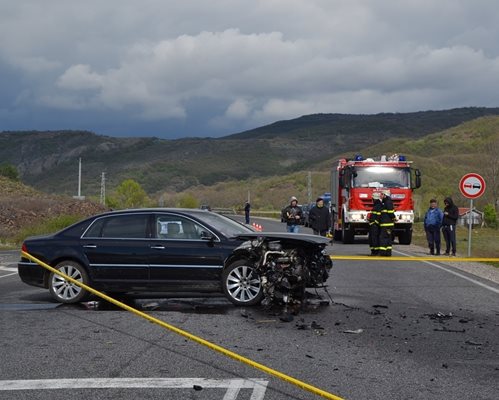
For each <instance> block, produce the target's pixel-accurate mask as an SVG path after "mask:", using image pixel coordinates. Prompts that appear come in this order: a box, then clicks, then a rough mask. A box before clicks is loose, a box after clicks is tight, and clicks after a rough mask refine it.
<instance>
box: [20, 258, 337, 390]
mask: <svg viewBox="0 0 499 400" xmlns="http://www.w3.org/2000/svg"><path fill="white" fill-rule="evenodd" d="M21 255H22V256H24V257H26V258H27V259H29V260H31V261H33V262H35V263H37V264H39V265H41V266H42V267H44V268H45V269H48V270H49V271H50V272H53V273H54V274H57V275H59V276H61V277H63V278H64V279H66V280H67V281H69V282H71V283H74V284H75V285H78V286H79V287H81V288H83V289H85V290H86V291H88V292H90V293H92V294H94V295H96V296H98V297H101V298H103V299H104V300H106V301H108V302H109V303H113V304H114V305H116V306H118V307H120V308H123V309H125V310H127V311H130V312H131V313H133V314H135V315H138V316H139V317H142V318H144V319H147V320H148V321H150V322H152V323H155V324H157V325H160V326H162V327H163V328H166V329H168V330H170V331H172V332H175V333H177V334H179V335H181V336H183V337H185V338H187V339H190V340H192V341H194V342H196V343H199V344H202V345H203V346H206V347H208V348H210V349H212V350H215V351H217V352H219V353H222V354H224V355H226V356H228V357H231V358H233V359H235V360H237V361H240V362H242V363H244V364H247V365H249V366H251V367H253V368H256V369H259V370H260V371H263V372H265V373H267V374H269V375H272V376H275V377H277V378H279V379H282V380H283V381H286V382H289V383H291V384H293V385H295V386H298V387H299V388H301V389H304V390H306V391H308V392H311V393H314V394H316V395H318V396H321V397H324V398H326V399H332V400H343V399H342V398H341V397H338V396H336V395H334V394H332V393H329V392H326V391H324V390H322V389H319V388H317V387H315V386H312V385H309V384H308V383H305V382H303V381H300V380H298V379H296V378H293V377H292V376H289V375H286V374H283V373H282V372H279V371H276V370H275V369H272V368H269V367H266V366H265V365H263V364H260V363H257V362H255V361H253V360H250V359H249V358H246V357H243V356H241V355H239V354H237V353H234V352H232V351H230V350H227V349H225V348H223V347H221V346H218V345H216V344H214V343H211V342H208V341H207V340H204V339H202V338H200V337H198V336H195V335H193V334H191V333H189V332H187V331H184V330H182V329H179V328H177V327H175V326H173V325H170V324H168V323H166V322H163V321H161V320H159V319H157V318H154V317H151V316H150V315H148V314H146V313H143V312H141V311H139V310H137V309H135V308H133V307H130V306H128V305H126V304H124V303H122V302H120V301H118V300H116V299H113V298H112V297H109V296H107V295H105V294H104V293H102V292H99V291H97V290H95V289H93V288H91V287H90V286H87V285H85V284H84V283H81V282H79V281H77V280H75V279H73V278H71V277H70V276H67V275H66V274H63V273H62V272H60V271H59V270H57V269H55V268H52V267H51V266H50V265H48V264H46V263H44V262H43V261H41V260H39V259H37V258H36V257H34V256H32V255H31V254H29V253H26V252H25V251H21Z"/></svg>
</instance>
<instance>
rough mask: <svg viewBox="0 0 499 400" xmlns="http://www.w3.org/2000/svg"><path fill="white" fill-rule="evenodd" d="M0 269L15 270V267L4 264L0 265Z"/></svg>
mask: <svg viewBox="0 0 499 400" xmlns="http://www.w3.org/2000/svg"><path fill="white" fill-rule="evenodd" d="M0 270H2V271H16V272H17V267H7V266H6V265H0Z"/></svg>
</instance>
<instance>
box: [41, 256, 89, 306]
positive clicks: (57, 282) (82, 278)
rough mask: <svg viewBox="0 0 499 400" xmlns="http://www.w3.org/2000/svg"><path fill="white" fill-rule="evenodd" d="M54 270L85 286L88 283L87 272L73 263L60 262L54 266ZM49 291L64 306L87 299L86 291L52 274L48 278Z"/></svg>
mask: <svg viewBox="0 0 499 400" xmlns="http://www.w3.org/2000/svg"><path fill="white" fill-rule="evenodd" d="M55 269H57V270H59V271H61V272H62V273H63V274H65V275H67V276H69V277H71V278H73V279H75V280H77V281H79V282H81V283H84V284H85V285H88V283H89V279H88V274H87V271H85V268H83V267H82V266H81V265H80V264H78V263H77V262H75V261H62V262H60V263H59V264H57V265H56V266H55ZM49 291H50V294H51V295H52V297H53V298H54V299H55V300H57V301H58V302H60V303H66V304H71V303H79V302H81V301H85V300H86V299H87V298H88V297H89V293H88V292H87V291H86V290H84V289H82V288H81V287H79V286H78V285H76V284H74V283H72V282H69V281H67V280H66V279H64V278H63V277H62V276H60V275H57V274H55V273H54V272H52V273H50V276H49Z"/></svg>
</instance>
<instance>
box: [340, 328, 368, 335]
mask: <svg viewBox="0 0 499 400" xmlns="http://www.w3.org/2000/svg"><path fill="white" fill-rule="evenodd" d="M362 332H364V329H361V328H359V329H353V330H352V329H345V330H344V331H343V333H351V334H354V335H358V334H359V333H362Z"/></svg>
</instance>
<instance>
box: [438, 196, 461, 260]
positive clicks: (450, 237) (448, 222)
mask: <svg viewBox="0 0 499 400" xmlns="http://www.w3.org/2000/svg"><path fill="white" fill-rule="evenodd" d="M444 204H445V208H444V218H443V220H442V234H443V235H444V239H445V255H446V256H448V255H449V252H450V251H451V250H452V255H453V256H455V255H456V222H457V219H458V218H459V209H458V208H457V206H456V205H455V204H454V202H453V201H452V198H450V197H446V198H445V200H444Z"/></svg>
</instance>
